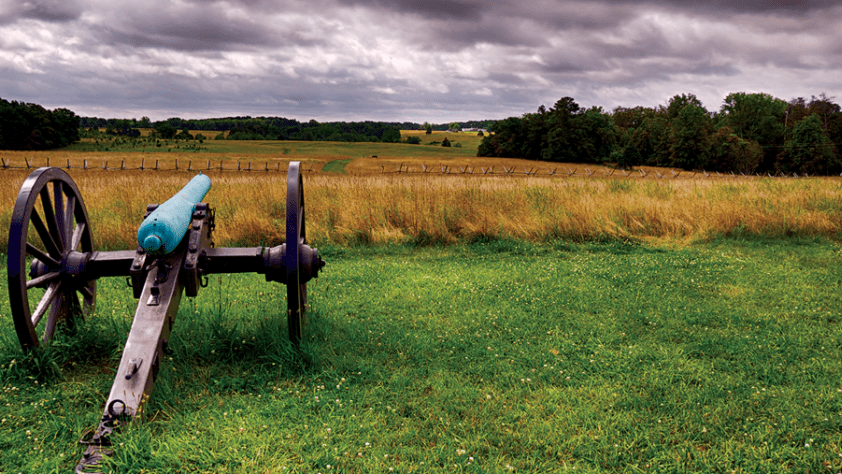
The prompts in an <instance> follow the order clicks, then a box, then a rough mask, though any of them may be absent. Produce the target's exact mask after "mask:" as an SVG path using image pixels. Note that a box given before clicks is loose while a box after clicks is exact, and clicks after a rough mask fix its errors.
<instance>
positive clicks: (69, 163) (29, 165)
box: [0, 158, 317, 173]
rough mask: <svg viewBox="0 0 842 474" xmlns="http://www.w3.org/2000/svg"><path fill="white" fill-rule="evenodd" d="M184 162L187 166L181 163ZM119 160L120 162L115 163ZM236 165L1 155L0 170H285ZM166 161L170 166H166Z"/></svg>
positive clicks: (278, 166)
mask: <svg viewBox="0 0 842 474" xmlns="http://www.w3.org/2000/svg"><path fill="white" fill-rule="evenodd" d="M184 161H187V165H186V166H184ZM118 163H119V165H118ZM236 163H237V167H236V168H234V162H233V161H230V160H227V161H226V160H220V161H219V165H217V164H216V162H215V161H214V162H211V161H210V160H205V162H204V163H199V162H197V163H196V164H195V165H194V163H193V161H192V160H178V159H176V160H175V164H174V166H173V164H172V163H171V160H166V161H165V163H163V164H162V163H161V160H157V159H156V160H154V164H153V160H148V161H147V160H146V159H145V158H144V159H142V160H141V162H140V164H139V165H127V164H126V160H88V159H84V160H70V159H64V160H50V158H47V159H46V160H45V162H42V163H41V164H40V165H37V164H36V163H35V159H34V158H24V163H23V164H20V163H13V162H12V160H6V159H5V158H0V170H27V169H35V168H38V167H39V166H47V167H49V166H56V167H58V168H65V169H75V170H100V171H102V170H107V171H233V172H237V171H240V172H267V173H268V172H275V173H286V172H287V167H286V163H283V164H284V166H283V167H282V166H281V164H282V163H280V162H277V163H274V165H273V166H270V163H269V162H268V161H265V162H251V161H247V162H244V161H237V162H236ZM167 164H169V166H167ZM301 171H308V172H313V171H317V170H315V169H313V164H312V163H310V166H309V168H302V169H301Z"/></svg>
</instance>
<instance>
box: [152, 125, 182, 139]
mask: <svg viewBox="0 0 842 474" xmlns="http://www.w3.org/2000/svg"><path fill="white" fill-rule="evenodd" d="M155 130H156V131H157V132H158V135H159V136H160V137H161V138H167V139H168V138H173V137H175V134H176V132H177V130H176V128H175V127H173V126H172V125H170V124H169V122H161V123H159V124H157V125H155Z"/></svg>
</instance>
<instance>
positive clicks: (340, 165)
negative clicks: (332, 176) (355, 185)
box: [322, 160, 353, 174]
mask: <svg viewBox="0 0 842 474" xmlns="http://www.w3.org/2000/svg"><path fill="white" fill-rule="evenodd" d="M351 161H353V160H333V161H329V162H327V163H326V164H325V165H324V167H322V172H324V173H339V174H345V167H346V166H347V165H348V163H350V162H351Z"/></svg>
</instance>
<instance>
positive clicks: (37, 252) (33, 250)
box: [26, 242, 61, 268]
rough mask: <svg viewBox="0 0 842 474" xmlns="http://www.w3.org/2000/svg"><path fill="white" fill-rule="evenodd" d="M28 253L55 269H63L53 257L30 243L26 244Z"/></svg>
mask: <svg viewBox="0 0 842 474" xmlns="http://www.w3.org/2000/svg"><path fill="white" fill-rule="evenodd" d="M26 253H28V254H29V255H32V256H33V257H35V258H37V259H38V260H41V262H43V263H44V264H46V265H48V266H51V267H53V268H58V267H61V263H59V261H58V260H56V259H54V258H53V257H51V256H49V255H47V254H45V253H44V252H43V251H42V250H41V249H39V248H38V247H36V246H34V245H32V244H30V243H29V242H27V243H26Z"/></svg>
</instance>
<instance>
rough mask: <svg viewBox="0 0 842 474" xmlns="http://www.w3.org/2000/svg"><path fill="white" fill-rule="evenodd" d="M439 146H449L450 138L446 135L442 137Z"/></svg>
mask: <svg viewBox="0 0 842 474" xmlns="http://www.w3.org/2000/svg"><path fill="white" fill-rule="evenodd" d="M441 146H447V147H449V146H450V140H448V139H447V137H444V140H442V142H441Z"/></svg>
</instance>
